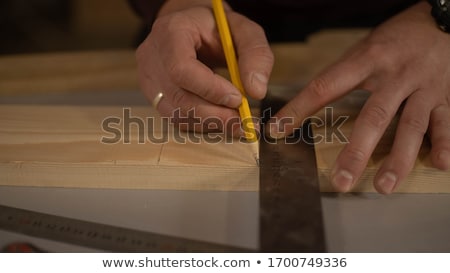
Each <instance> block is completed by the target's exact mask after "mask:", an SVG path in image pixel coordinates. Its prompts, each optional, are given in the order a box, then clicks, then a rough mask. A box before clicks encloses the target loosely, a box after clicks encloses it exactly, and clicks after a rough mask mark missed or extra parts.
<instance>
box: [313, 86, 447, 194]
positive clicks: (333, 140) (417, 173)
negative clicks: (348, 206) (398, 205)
mask: <svg viewBox="0 0 450 273" xmlns="http://www.w3.org/2000/svg"><path fill="white" fill-rule="evenodd" d="M367 96H368V93H366V92H363V91H356V92H354V93H353V94H351V95H349V96H347V97H344V98H343V99H341V100H340V101H338V102H336V103H334V104H332V105H330V106H329V107H331V108H328V110H325V109H323V110H322V111H320V112H319V113H317V114H316V115H315V117H314V119H316V120H321V121H325V120H326V121H327V122H326V124H327V126H314V127H313V131H314V136H315V138H316V140H317V141H316V143H315V150H316V161H317V168H318V174H319V181H320V187H321V191H323V192H333V191H334V189H333V187H332V185H331V183H330V172H331V169H332V168H333V166H334V163H335V161H336V158H337V156H338V154H339V152H340V151H341V150H342V148H343V147H344V146H345V143H343V142H340V141H339V138H337V137H336V136H337V135H338V133H339V132H338V130H337V128H336V127H332V126H330V124H332V122H333V121H337V120H338V119H339V117H348V120H347V121H346V122H344V123H343V125H342V126H341V127H340V128H339V129H340V131H341V132H342V133H343V135H345V136H346V138H347V140H348V139H349V136H350V134H351V131H352V128H353V124H354V122H355V119H356V117H357V115H358V113H359V111H360V109H361V107H362V105H363V104H364V102H365V101H366V99H367ZM331 111H332V112H331ZM397 122H398V115H397V117H396V118H395V119H394V120H393V122H392V123H391V124H390V126H389V128H388V129H387V130H386V133H385V134H384V136H383V137H382V139H381V140H380V142H379V144H378V146H377V147H376V149H375V151H374V153H373V154H372V156H371V158H370V160H369V163H368V166H367V168H366V170H365V171H364V173H363V175H362V177H361V178H360V180H359V183H358V184H357V185H356V186H355V188H354V189H353V190H352V191H353V192H375V189H374V187H373V178H374V176H375V175H376V172H377V170H378V168H379V167H380V166H381V164H382V162H383V160H384V158H386V156H387V155H388V154H389V152H390V148H391V146H392V143H393V140H394V136H395V129H396V124H397ZM318 124H320V123H319V122H318ZM325 140H326V141H325ZM430 148H431V146H430V143H429V141H428V139H427V138H425V139H424V142H423V144H422V147H421V149H420V152H419V156H418V158H417V160H416V163H415V166H414V169H413V170H412V172H411V173H410V175H409V176H408V177H407V179H406V180H405V181H403V182H402V183H401V184H400V185H399V186H398V187H397V188H396V189H395V192H397V193H450V171H447V172H445V171H440V170H437V169H435V168H434V167H433V166H432V164H431V161H430V157H429V152H430Z"/></svg>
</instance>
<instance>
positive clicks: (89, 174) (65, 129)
mask: <svg viewBox="0 0 450 273" xmlns="http://www.w3.org/2000/svg"><path fill="white" fill-rule="evenodd" d="M129 110H130V111H131V115H132V116H133V117H134V118H137V117H138V118H141V119H142V120H145V119H146V118H149V117H154V118H155V120H156V121H157V123H159V124H158V125H157V126H156V127H155V130H153V129H152V128H149V127H146V130H147V129H148V130H149V132H152V133H155V134H156V135H158V134H159V136H161V135H164V134H169V135H170V134H171V133H173V132H174V130H173V128H172V127H169V129H168V130H161V129H160V128H161V126H160V122H161V119H160V118H159V117H158V115H157V114H156V112H155V111H153V110H152V109H151V108H150V107H133V108H131V109H129ZM123 111H124V109H123V108H122V107H112V106H111V107H104V106H103V107H98V106H95V107H93V106H90V107H83V106H49V105H41V106H33V105H26V106H24V105H4V106H1V107H0V123H1V124H2V127H1V128H0V151H1V153H0V185H13V186H37V187H76V188H79V187H81V188H126V189H165V190H219V191H256V190H258V181H259V170H258V167H257V166H256V164H255V161H254V159H253V157H252V153H251V148H250V147H249V145H248V144H246V143H240V142H239V141H234V142H233V143H232V144H229V143H226V141H225V140H224V141H221V142H219V143H217V144H209V143H206V142H205V141H204V139H201V141H202V142H201V144H198V143H190V142H189V141H187V142H186V143H185V144H181V143H177V142H176V141H174V139H173V138H169V140H168V142H166V143H162V144H158V143H154V142H152V141H150V140H149V139H148V138H147V137H145V139H146V141H145V143H143V144H140V143H139V141H138V140H139V135H140V133H141V134H142V130H138V129H137V128H138V126H137V125H135V124H134V125H132V126H130V127H129V128H130V138H129V140H130V141H129V142H130V143H129V144H127V143H124V142H125V141H124V139H123V138H122V139H121V140H120V141H119V142H118V143H116V144H104V143H102V142H101V139H102V137H108V138H110V137H111V133H110V132H105V131H104V130H103V129H102V122H103V120H105V118H108V117H118V118H122V117H123V116H124V114H123ZM123 124H124V123H123V122H122V123H120V124H117V126H112V127H115V128H118V129H120V128H122V127H124V126H123ZM121 126H122V127H121ZM122 130H123V128H122ZM146 132H147V131H146ZM178 133H179V134H180V136H182V137H185V138H187V137H189V133H182V132H178ZM191 138H192V136H191Z"/></svg>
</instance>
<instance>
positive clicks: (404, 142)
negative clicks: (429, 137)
mask: <svg viewBox="0 0 450 273" xmlns="http://www.w3.org/2000/svg"><path fill="white" fill-rule="evenodd" d="M431 108H432V101H431V100H430V99H427V95H426V94H425V93H424V92H420V91H418V92H415V93H413V94H412V95H411V96H410V97H409V98H408V100H407V102H406V105H405V107H404V109H403V112H402V114H401V117H400V120H399V123H398V125H397V130H396V134H395V140H394V143H393V145H392V149H391V152H390V154H389V156H388V157H387V158H386V159H385V161H384V162H383V164H382V166H381V167H380V169H379V170H378V172H377V175H376V176H375V179H374V186H375V188H376V189H377V191H378V192H380V193H383V194H389V193H392V192H393V191H394V189H395V188H396V186H397V185H398V184H399V183H400V182H401V181H402V180H404V179H405V178H406V177H407V176H408V174H409V173H410V172H411V170H412V169H413V167H414V163H415V162H416V158H417V155H418V154H419V150H420V147H421V145H422V142H423V137H424V135H425V133H426V131H427V128H428V123H429V119H430V109H431Z"/></svg>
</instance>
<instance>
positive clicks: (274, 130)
mask: <svg viewBox="0 0 450 273" xmlns="http://www.w3.org/2000/svg"><path fill="white" fill-rule="evenodd" d="M268 125H269V126H268V127H266V129H268V130H266V135H267V136H268V137H270V138H273V139H280V138H283V137H285V133H284V132H283V130H280V124H279V123H278V122H276V121H273V122H272V121H269V124H268Z"/></svg>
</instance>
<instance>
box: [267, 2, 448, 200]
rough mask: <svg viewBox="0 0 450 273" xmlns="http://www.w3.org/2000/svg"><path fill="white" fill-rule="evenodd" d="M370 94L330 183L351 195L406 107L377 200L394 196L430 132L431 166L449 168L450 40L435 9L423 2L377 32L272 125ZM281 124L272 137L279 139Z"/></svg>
mask: <svg viewBox="0 0 450 273" xmlns="http://www.w3.org/2000/svg"><path fill="white" fill-rule="evenodd" d="M355 89H364V90H368V91H370V92H371V93H372V94H371V96H370V98H369V99H368V101H367V102H366V104H365V105H364V107H363V109H362V110H361V113H360V114H359V116H358V118H357V120H356V122H355V125H354V130H353V132H352V134H351V136H350V140H349V141H350V143H349V144H347V145H346V147H345V148H344V149H343V151H342V152H341V153H340V155H339V156H338V158H337V160H336V164H335V166H334V169H333V171H332V177H331V180H332V183H333V185H334V186H335V188H336V189H337V190H339V191H342V192H346V191H349V190H350V189H351V188H352V187H353V186H354V185H355V184H356V183H357V181H358V179H359V177H360V176H361V174H362V172H363V171H364V169H365V167H366V165H367V162H368V160H369V158H370V156H371V154H372V152H373V151H374V149H375V146H376V145H377V143H378V141H379V140H380V138H381V136H382V135H383V133H384V131H385V130H386V128H387V126H388V125H389V123H390V121H391V120H392V118H393V117H394V115H395V113H396V112H397V110H398V109H399V107H400V105H401V104H402V103H403V102H404V101H406V103H405V107H404V109H403V112H402V114H401V118H400V122H399V124H398V127H397V131H396V137H395V141H394V144H393V146H392V149H391V153H390V154H389V156H388V157H387V158H386V160H385V161H384V162H383V165H382V166H381V167H380V169H379V170H378V173H377V175H376V177H375V180H374V185H375V188H376V189H377V190H378V191H379V192H380V193H385V194H388V193H391V192H392V191H393V190H394V189H395V187H396V186H397V185H398V183H400V181H402V180H403V179H405V178H406V176H407V175H408V173H409V172H410V171H411V169H412V168H413V166H414V162H415V160H416V158H417V154H418V152H419V148H420V146H421V143H422V140H423V137H424V134H425V133H426V132H427V130H428V129H429V133H430V137H431V142H432V150H431V158H432V161H433V164H434V166H436V167H437V168H440V169H449V168H450V34H447V33H444V32H442V31H441V30H439V29H438V27H437V26H436V24H435V22H434V20H433V18H432V17H431V15H430V6H429V5H428V4H427V3H426V2H424V1H422V2H420V3H418V4H416V5H415V6H413V7H411V8H409V9H408V10H406V11H404V12H403V13H401V14H399V15H397V16H396V17H394V18H392V19H391V20H389V21H387V22H386V23H384V24H382V25H381V26H380V27H378V28H376V29H375V30H374V31H373V32H372V33H371V34H370V35H369V36H368V37H367V38H366V39H365V40H363V41H362V42H360V43H359V44H358V45H357V46H355V47H354V48H352V49H351V50H350V51H349V52H348V53H347V54H345V55H344V56H343V58H341V59H340V60H339V61H338V62H337V63H335V64H334V65H332V66H330V67H329V68H328V69H326V70H325V71H324V72H323V73H322V74H320V75H319V76H318V77H317V78H315V79H314V80H312V81H311V82H310V83H309V84H308V85H307V87H306V88H305V89H304V90H302V92H300V93H299V94H298V95H297V96H296V97H295V98H294V99H293V100H292V101H290V102H289V103H288V104H287V105H286V106H285V107H284V108H283V109H282V110H280V112H279V113H277V115H276V116H275V118H274V120H280V118H283V117H294V120H295V124H294V125H292V126H290V127H289V128H285V129H287V133H290V132H292V130H293V129H294V128H296V127H298V126H299V125H300V123H301V122H302V121H303V120H304V118H306V117H307V116H309V115H311V114H314V113H315V112H316V111H318V110H319V109H320V108H322V107H323V106H325V105H327V104H328V103H330V102H332V101H333V100H336V99H338V98H340V97H342V96H343V95H345V94H346V93H348V92H350V91H352V90H355ZM281 131H282V130H278V125H277V124H275V123H274V124H272V125H271V126H270V132H271V135H273V136H275V137H281V135H279V134H278V133H277V132H281Z"/></svg>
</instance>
